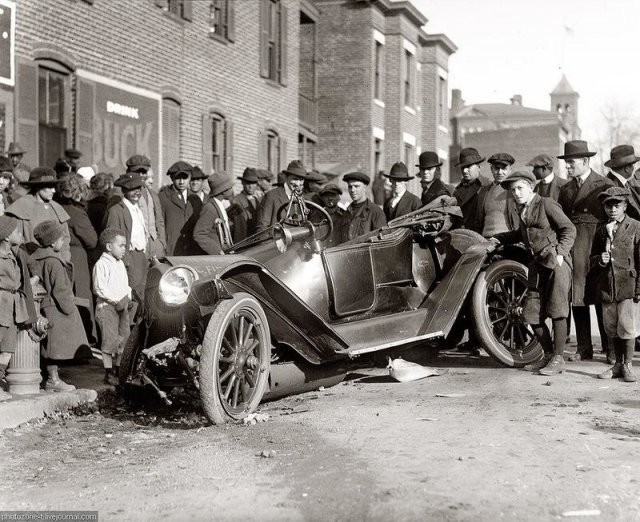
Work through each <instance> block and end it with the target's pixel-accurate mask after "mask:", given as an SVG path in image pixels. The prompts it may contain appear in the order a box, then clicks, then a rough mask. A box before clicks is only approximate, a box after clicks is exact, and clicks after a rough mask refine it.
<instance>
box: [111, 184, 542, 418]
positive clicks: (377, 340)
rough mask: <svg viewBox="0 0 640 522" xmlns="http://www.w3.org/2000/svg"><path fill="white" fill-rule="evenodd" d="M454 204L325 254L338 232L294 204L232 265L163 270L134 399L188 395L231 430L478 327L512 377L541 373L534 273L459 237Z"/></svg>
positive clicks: (150, 285) (134, 376)
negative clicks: (530, 291) (532, 370)
mask: <svg viewBox="0 0 640 522" xmlns="http://www.w3.org/2000/svg"><path fill="white" fill-rule="evenodd" d="M293 199H296V200H297V201H293ZM452 202H455V200H452V199H451V198H447V197H442V198H439V199H438V200H436V201H434V202H432V203H431V204H429V205H427V206H425V207H423V208H421V209H419V210H417V211H415V212H412V213H411V214H408V215H406V216H403V217H400V218H398V219H395V220H393V221H391V222H390V223H389V224H388V225H387V226H385V227H383V228H381V229H379V230H376V231H374V232H371V233H368V234H365V235H363V236H361V237H358V238H356V239H353V240H351V241H349V242H347V243H343V244H341V245H339V246H334V247H331V248H325V247H324V246H323V240H325V239H326V238H327V237H328V236H329V234H330V233H331V230H332V222H331V218H330V217H329V216H328V215H327V214H326V212H325V211H324V210H323V209H322V208H321V207H319V206H317V205H313V203H310V202H305V201H303V200H302V199H299V198H296V196H295V195H294V196H292V201H291V202H290V204H289V205H288V207H287V208H281V211H282V214H284V215H283V217H282V219H281V220H280V222H278V223H277V224H275V225H274V226H273V227H271V229H269V230H267V231H264V232H262V233H259V234H256V235H255V236H252V237H250V238H248V239H247V240H245V241H243V242H242V243H240V244H237V245H234V246H230V247H229V248H228V249H227V250H226V255H218V256H209V255H204V256H190V257H167V258H166V259H163V260H161V261H159V262H158V263H156V264H155V265H154V266H153V267H152V268H151V269H150V271H149V274H148V277H147V285H146V296H145V306H144V312H143V314H142V317H141V319H140V320H139V321H138V322H137V324H136V325H135V327H134V328H133V330H132V333H131V336H130V338H129V341H128V343H127V346H126V348H125V352H124V354H123V358H122V361H121V366H120V382H121V385H122V388H123V389H131V388H134V389H135V388H136V387H148V388H152V389H155V391H156V392H157V393H158V394H159V395H160V396H161V397H163V398H164V399H165V400H166V401H167V402H169V401H170V399H169V398H168V396H167V393H168V392H169V391H170V390H171V389H172V388H175V387H182V388H188V389H190V390H192V391H195V392H197V393H198V394H199V396H200V399H201V402H202V405H203V407H204V410H205V412H206V414H207V416H208V417H209V418H210V420H211V421H212V422H214V423H223V422H226V421H228V420H240V419H242V418H243V417H245V416H247V415H249V414H250V413H252V412H254V411H255V410H256V409H257V408H258V405H259V404H260V403H261V402H262V401H264V400H267V399H273V398H277V397H282V396H285V395H288V394H293V393H300V392H302V391H307V390H311V389H317V388H318V387H320V386H329V385H332V384H336V383H338V382H340V381H341V380H342V379H343V378H344V375H345V374H346V371H347V369H348V368H349V363H350V362H351V361H353V360H354V359H357V358H359V357H362V356H364V355H365V354H372V353H375V352H380V351H384V350H390V349H392V348H393V349H397V348H398V347H405V346H408V345H412V346H414V347H415V346H416V345H418V346H424V347H425V349H430V348H432V347H433V346H436V347H437V346H438V345H439V344H442V343H447V342H448V343H450V344H451V343H452V342H453V344H455V343H456V342H457V341H458V340H459V339H460V338H461V337H462V334H463V333H464V331H465V328H467V327H469V328H473V330H474V332H475V334H476V338H477V340H478V342H479V344H480V345H481V347H482V348H484V350H485V351H486V352H488V353H489V354H490V355H491V356H492V357H494V358H495V359H496V360H497V361H499V362H500V363H502V364H503V365H505V366H511V367H520V366H523V365H525V364H527V363H530V362H533V361H535V360H537V359H538V358H539V357H540V356H541V354H542V348H541V346H540V344H539V342H538V340H537V339H536V337H535V335H534V333H533V331H532V330H531V328H530V327H529V326H528V325H527V324H526V323H525V322H524V321H523V318H522V304H523V299H524V296H525V293H526V267H525V266H524V265H523V264H522V263H520V262H518V261H516V260H514V259H508V258H504V256H500V255H497V254H496V252H491V247H490V246H489V245H491V243H488V242H486V241H485V240H483V238H482V237H481V236H480V235H478V234H476V233H475V232H472V231H469V230H464V229H458V228H456V224H457V223H459V221H460V217H461V212H460V209H459V207H457V206H453V205H451V203H452ZM293 203H295V205H294V204H293ZM295 206H297V207H298V209H299V211H297V212H295V211H294V207H295ZM283 207H284V206H283ZM312 207H314V208H312ZM310 209H312V210H313V212H312V214H314V215H316V216H318V215H319V216H320V219H319V220H318V219H315V221H314V222H312V221H311V220H310V219H309V218H308V216H309V215H310V212H309V210H310Z"/></svg>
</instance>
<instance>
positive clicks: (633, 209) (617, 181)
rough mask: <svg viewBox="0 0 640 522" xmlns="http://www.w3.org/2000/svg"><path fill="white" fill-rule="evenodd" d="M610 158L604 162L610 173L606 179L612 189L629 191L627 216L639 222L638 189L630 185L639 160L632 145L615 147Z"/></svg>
mask: <svg viewBox="0 0 640 522" xmlns="http://www.w3.org/2000/svg"><path fill="white" fill-rule="evenodd" d="M610 158H611V159H609V160H608V161H605V162H604V166H605V167H609V169H610V172H609V174H607V178H609V179H610V180H611V182H612V183H613V186H614V187H620V188H626V189H627V190H628V191H629V197H628V201H627V203H628V206H627V215H629V216H630V217H632V218H633V219H635V220H638V221H640V187H638V186H637V185H636V184H635V183H632V180H633V172H634V170H635V166H636V163H637V162H638V161H639V160H640V158H639V157H638V156H636V152H635V150H634V148H633V146H632V145H617V146H616V147H613V148H612V149H611V152H610Z"/></svg>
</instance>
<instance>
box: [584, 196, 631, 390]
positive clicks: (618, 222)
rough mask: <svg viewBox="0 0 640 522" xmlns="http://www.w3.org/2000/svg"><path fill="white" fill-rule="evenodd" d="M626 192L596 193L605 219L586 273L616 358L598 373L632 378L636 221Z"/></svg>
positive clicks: (599, 230) (597, 232)
mask: <svg viewBox="0 0 640 522" xmlns="http://www.w3.org/2000/svg"><path fill="white" fill-rule="evenodd" d="M630 195H631V193H630V192H629V190H628V189H626V188H622V187H610V188H608V189H607V190H605V191H603V192H601V193H600V194H599V195H598V199H600V201H601V202H602V205H603V206H604V210H605V212H606V214H607V216H608V218H609V222H608V223H601V224H599V225H598V228H597V229H596V235H595V237H594V240H593V246H592V248H591V273H590V275H593V276H594V279H593V281H594V286H595V300H596V302H599V303H602V318H603V322H604V328H605V331H606V333H607V335H608V336H609V339H611V341H612V343H613V350H614V352H615V359H616V362H615V364H614V365H613V367H611V368H609V369H608V370H607V371H605V372H604V373H601V374H600V375H598V377H599V378H600V379H611V378H617V377H622V379H623V380H624V382H635V381H636V377H635V375H634V374H633V372H632V371H631V361H632V360H633V351H634V348H635V339H636V337H638V335H640V277H639V276H638V270H640V222H638V221H636V220H635V219H632V218H630V217H629V216H627V214H626V210H627V204H628V199H629V196H630Z"/></svg>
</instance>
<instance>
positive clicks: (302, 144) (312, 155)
mask: <svg viewBox="0 0 640 522" xmlns="http://www.w3.org/2000/svg"><path fill="white" fill-rule="evenodd" d="M298 157H299V158H300V160H301V161H302V163H303V164H304V165H305V166H306V167H307V168H314V167H315V166H316V142H315V140H314V139H312V138H311V137H309V136H307V135H305V134H302V133H298Z"/></svg>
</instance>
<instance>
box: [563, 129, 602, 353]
mask: <svg viewBox="0 0 640 522" xmlns="http://www.w3.org/2000/svg"><path fill="white" fill-rule="evenodd" d="M595 154H596V153H595V152H591V151H590V150H589V147H588V145H587V142H586V141H583V140H574V141H568V142H567V143H565V144H564V154H562V155H561V156H558V158H559V159H562V160H564V162H565V164H566V166H567V174H568V175H569V179H570V181H569V182H568V183H566V184H565V185H564V186H563V187H562V188H561V189H560V195H559V196H558V203H559V204H560V206H561V207H562V210H563V211H564V213H565V214H566V215H567V217H568V218H569V219H570V220H571V222H572V223H573V224H574V225H575V227H576V241H575V243H574V244H573V249H572V250H571V257H572V259H573V285H572V312H573V318H574V321H575V325H576V340H577V344H578V348H577V350H576V353H575V354H572V355H570V356H569V361H580V360H583V359H593V344H592V342H591V318H590V315H589V304H590V303H588V302H587V301H585V289H586V283H587V272H588V271H589V256H590V255H591V246H592V243H593V238H594V236H595V233H596V228H597V226H598V223H600V222H602V221H606V219H607V216H606V214H605V212H604V209H603V208H602V205H601V204H600V201H599V200H598V194H600V193H601V192H602V191H603V190H606V189H607V188H609V187H611V186H613V183H612V182H611V180H609V179H607V178H605V177H603V176H600V175H599V174H597V173H596V172H595V171H594V170H592V169H591V167H590V165H589V158H591V157H592V156H595ZM596 316H597V318H598V328H599V330H600V338H601V340H602V348H603V350H604V351H605V352H608V346H609V344H608V341H607V334H606V333H605V330H604V325H603V323H602V308H601V307H600V306H599V305H596Z"/></svg>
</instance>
